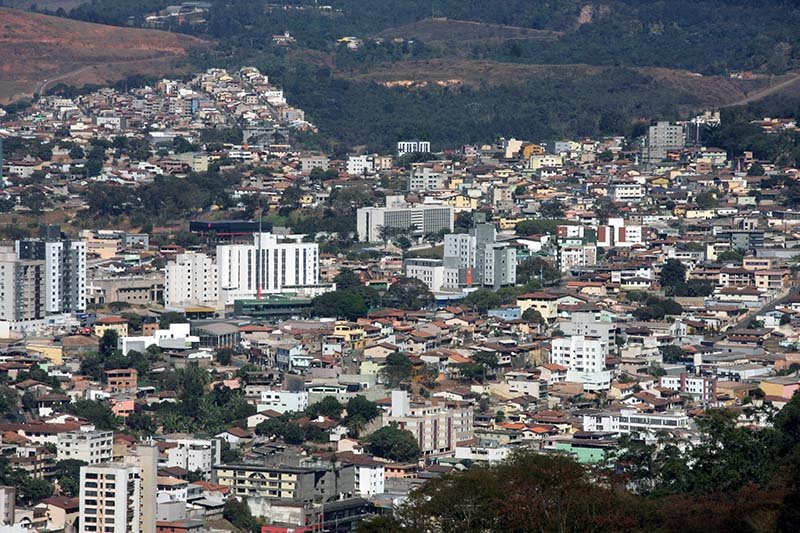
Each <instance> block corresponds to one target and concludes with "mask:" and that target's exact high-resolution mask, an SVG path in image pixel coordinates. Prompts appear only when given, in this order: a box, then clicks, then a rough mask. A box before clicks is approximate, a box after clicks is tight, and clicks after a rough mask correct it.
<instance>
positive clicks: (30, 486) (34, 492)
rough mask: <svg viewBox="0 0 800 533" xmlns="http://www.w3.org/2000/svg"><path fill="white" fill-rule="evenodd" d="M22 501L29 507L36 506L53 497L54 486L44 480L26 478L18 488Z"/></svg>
mask: <svg viewBox="0 0 800 533" xmlns="http://www.w3.org/2000/svg"><path fill="white" fill-rule="evenodd" d="M17 490H18V494H19V497H20V499H21V500H23V501H24V502H25V503H26V504H27V505H31V504H34V503H36V502H39V501H42V500H44V499H45V498H49V497H50V496H52V495H53V485H52V484H51V483H49V482H48V481H46V480H44V479H33V478H30V477H28V478H25V480H23V481H22V483H20V484H19V485H18V486H17Z"/></svg>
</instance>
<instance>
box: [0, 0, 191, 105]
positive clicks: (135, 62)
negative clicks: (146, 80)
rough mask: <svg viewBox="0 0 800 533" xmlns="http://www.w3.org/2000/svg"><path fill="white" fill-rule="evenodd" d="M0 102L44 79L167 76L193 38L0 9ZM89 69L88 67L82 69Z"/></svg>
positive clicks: (77, 81) (72, 80) (78, 80)
mask: <svg viewBox="0 0 800 533" xmlns="http://www.w3.org/2000/svg"><path fill="white" fill-rule="evenodd" d="M0 28H2V31H0V101H2V100H8V99H10V98H11V97H13V96H19V94H18V93H19V92H28V93H30V92H32V91H33V90H35V88H36V87H37V86H38V84H39V83H40V82H42V81H43V80H45V79H55V78H58V77H60V76H64V75H65V74H69V73H71V72H76V71H80V72H77V74H76V76H75V77H70V76H65V77H64V78H63V80H61V81H64V82H65V83H72V84H77V85H80V84H83V83H89V82H99V81H113V80H116V79H119V78H120V77H124V76H125V75H128V74H132V73H143V74H144V73H153V74H156V73H163V72H168V71H169V70H170V69H171V68H172V67H173V63H174V60H175V59H176V58H180V57H182V56H183V55H185V54H186V51H187V49H189V48H191V47H194V46H202V45H203V44H204V41H201V40H199V39H195V38H193V37H189V36H185V35H180V34H175V33H169V32H163V31H156V30H143V29H133V28H117V27H112V26H104V25H101V24H91V23H86V22H79V21H75V20H70V19H63V18H58V17H50V16H47V15H39V14H35V13H28V12H24V11H18V10H14V9H7V8H0ZM86 67H90V68H86Z"/></svg>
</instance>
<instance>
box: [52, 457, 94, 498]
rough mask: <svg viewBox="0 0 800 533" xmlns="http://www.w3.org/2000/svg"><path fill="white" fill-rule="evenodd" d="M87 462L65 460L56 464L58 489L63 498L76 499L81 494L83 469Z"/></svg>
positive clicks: (55, 472)
mask: <svg viewBox="0 0 800 533" xmlns="http://www.w3.org/2000/svg"><path fill="white" fill-rule="evenodd" d="M86 464H87V463H86V462H85V461H80V460H78V459H65V460H63V461H59V462H57V463H56V465H55V468H54V469H53V470H54V477H55V478H56V479H57V480H58V487H59V489H60V491H61V494H62V495H63V496H68V497H70V498H74V497H76V496H78V493H79V492H80V473H81V467H82V466H84V465H86Z"/></svg>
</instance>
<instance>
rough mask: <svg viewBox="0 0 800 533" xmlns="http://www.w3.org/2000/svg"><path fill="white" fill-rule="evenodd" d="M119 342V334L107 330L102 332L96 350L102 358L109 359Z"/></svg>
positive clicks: (112, 330)
mask: <svg viewBox="0 0 800 533" xmlns="http://www.w3.org/2000/svg"><path fill="white" fill-rule="evenodd" d="M118 341H119V333H117V330H115V329H107V330H105V331H104V332H103V336H102V337H101V338H100V345H99V346H98V350H99V352H100V355H101V356H103V357H109V356H110V355H111V354H112V353H113V352H114V351H116V350H117V346H118Z"/></svg>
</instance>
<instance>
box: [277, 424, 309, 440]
mask: <svg viewBox="0 0 800 533" xmlns="http://www.w3.org/2000/svg"><path fill="white" fill-rule="evenodd" d="M281 437H283V440H284V441H286V443H287V444H303V443H304V442H305V441H306V434H305V432H304V431H303V428H301V427H300V425H299V424H298V423H297V422H289V423H288V424H286V425H285V426H284V428H283V432H282V433H281Z"/></svg>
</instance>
